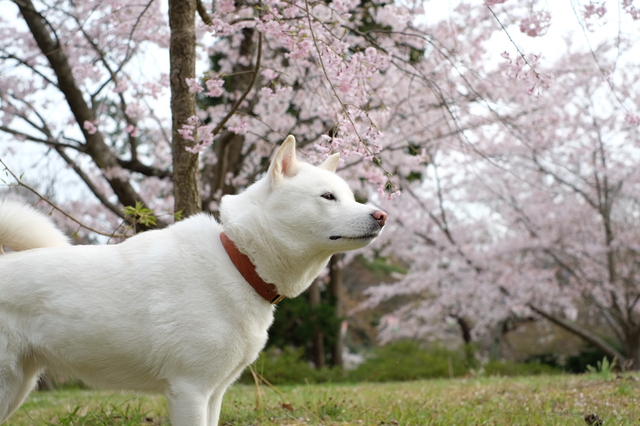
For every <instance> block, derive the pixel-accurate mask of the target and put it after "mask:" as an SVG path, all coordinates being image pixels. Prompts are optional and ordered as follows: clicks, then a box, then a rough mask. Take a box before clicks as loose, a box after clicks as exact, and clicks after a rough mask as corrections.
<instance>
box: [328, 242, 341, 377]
mask: <svg viewBox="0 0 640 426" xmlns="http://www.w3.org/2000/svg"><path fill="white" fill-rule="evenodd" d="M343 256H344V255H343V254H342V253H338V254H334V255H333V256H332V257H331V260H330V261H329V268H330V270H329V278H330V281H329V294H330V295H331V299H332V300H333V303H334V306H335V313H336V317H337V318H342V317H344V300H343V292H344V283H343V279H342V269H340V267H339V266H338V263H339V262H340V260H341V259H342V257H343ZM336 334H337V335H336V341H335V344H334V345H333V348H332V349H331V355H332V358H331V364H332V365H333V366H335V367H342V366H343V365H344V360H343V359H342V352H343V351H344V336H343V335H342V329H341V327H339V328H338V329H337V330H336Z"/></svg>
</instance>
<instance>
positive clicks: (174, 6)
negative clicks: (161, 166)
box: [169, 0, 202, 217]
mask: <svg viewBox="0 0 640 426" xmlns="http://www.w3.org/2000/svg"><path fill="white" fill-rule="evenodd" d="M169 26H170V27H171V41H170V45H169V55H170V58H171V59H170V61H171V64H170V81H171V116H172V132H171V149H172V157H173V196H174V209H175V211H176V212H178V211H181V212H182V215H183V217H187V216H191V215H193V214H195V213H199V212H200V211H202V199H201V196H200V176H199V170H198V155H197V154H192V153H190V152H188V151H186V148H187V147H189V146H192V145H193V141H188V140H186V139H185V138H184V137H183V136H182V135H181V134H180V133H179V132H178V130H180V129H181V128H182V126H183V125H184V124H187V121H188V119H189V118H190V117H192V116H194V115H196V96H195V94H194V93H189V86H188V85H187V82H186V80H187V78H195V76H196V32H195V28H196V0H169Z"/></svg>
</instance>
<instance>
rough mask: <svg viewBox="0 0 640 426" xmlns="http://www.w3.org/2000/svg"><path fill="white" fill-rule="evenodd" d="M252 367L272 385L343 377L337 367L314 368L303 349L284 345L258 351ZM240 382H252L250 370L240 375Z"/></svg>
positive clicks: (320, 381) (337, 379) (314, 381)
mask: <svg viewBox="0 0 640 426" xmlns="http://www.w3.org/2000/svg"><path fill="white" fill-rule="evenodd" d="M253 369H254V371H256V372H257V373H259V374H260V375H262V376H263V377H264V378H265V379H266V380H268V381H269V383H271V384H273V385H284V384H298V383H324V382H329V381H340V380H341V379H343V374H342V370H341V369H339V368H323V369H321V370H316V369H315V367H313V366H312V365H310V364H309V363H308V362H307V361H305V360H304V350H303V349H302V348H300V349H294V348H291V347H286V348H285V349H284V350H282V351H280V350H276V349H270V350H267V351H265V352H262V353H260V356H259V357H258V359H257V360H256V362H255V363H253ZM240 381H241V382H242V383H254V379H253V375H252V374H251V370H250V369H249V368H247V369H246V370H245V371H244V373H243V374H242V376H241V377H240Z"/></svg>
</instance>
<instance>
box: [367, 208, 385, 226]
mask: <svg viewBox="0 0 640 426" xmlns="http://www.w3.org/2000/svg"><path fill="white" fill-rule="evenodd" d="M371 216H373V218H374V219H375V220H376V221H378V225H380V227H381V228H382V227H383V226H384V223H385V222H386V221H387V214H386V213H385V212H383V211H382V210H376V211H375V212H373V213H371Z"/></svg>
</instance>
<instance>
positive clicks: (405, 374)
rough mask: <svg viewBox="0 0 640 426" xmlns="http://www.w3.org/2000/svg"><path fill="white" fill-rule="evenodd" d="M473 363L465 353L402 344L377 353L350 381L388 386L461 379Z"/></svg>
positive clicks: (373, 354) (393, 345) (350, 373)
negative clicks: (456, 377)
mask: <svg viewBox="0 0 640 426" xmlns="http://www.w3.org/2000/svg"><path fill="white" fill-rule="evenodd" d="M470 359H471V358H470V357H469V355H468V354H466V353H465V351H450V350H447V349H444V348H440V347H434V348H430V349H428V350H426V349H422V348H421V347H420V345H419V344H418V343H416V342H413V341H410V340H402V341H398V342H395V343H391V344H389V345H386V346H382V347H379V348H376V349H374V350H373V353H372V355H371V356H369V357H368V358H367V360H366V361H365V362H364V363H362V364H361V365H360V366H358V368H356V369H355V370H353V371H350V372H349V373H348V379H349V380H350V381H370V382H389V381H406V380H418V379H428V378H435V377H449V376H450V375H453V376H459V375H462V374H465V373H466V372H467V371H469V367H470V361H469V360H470Z"/></svg>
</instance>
